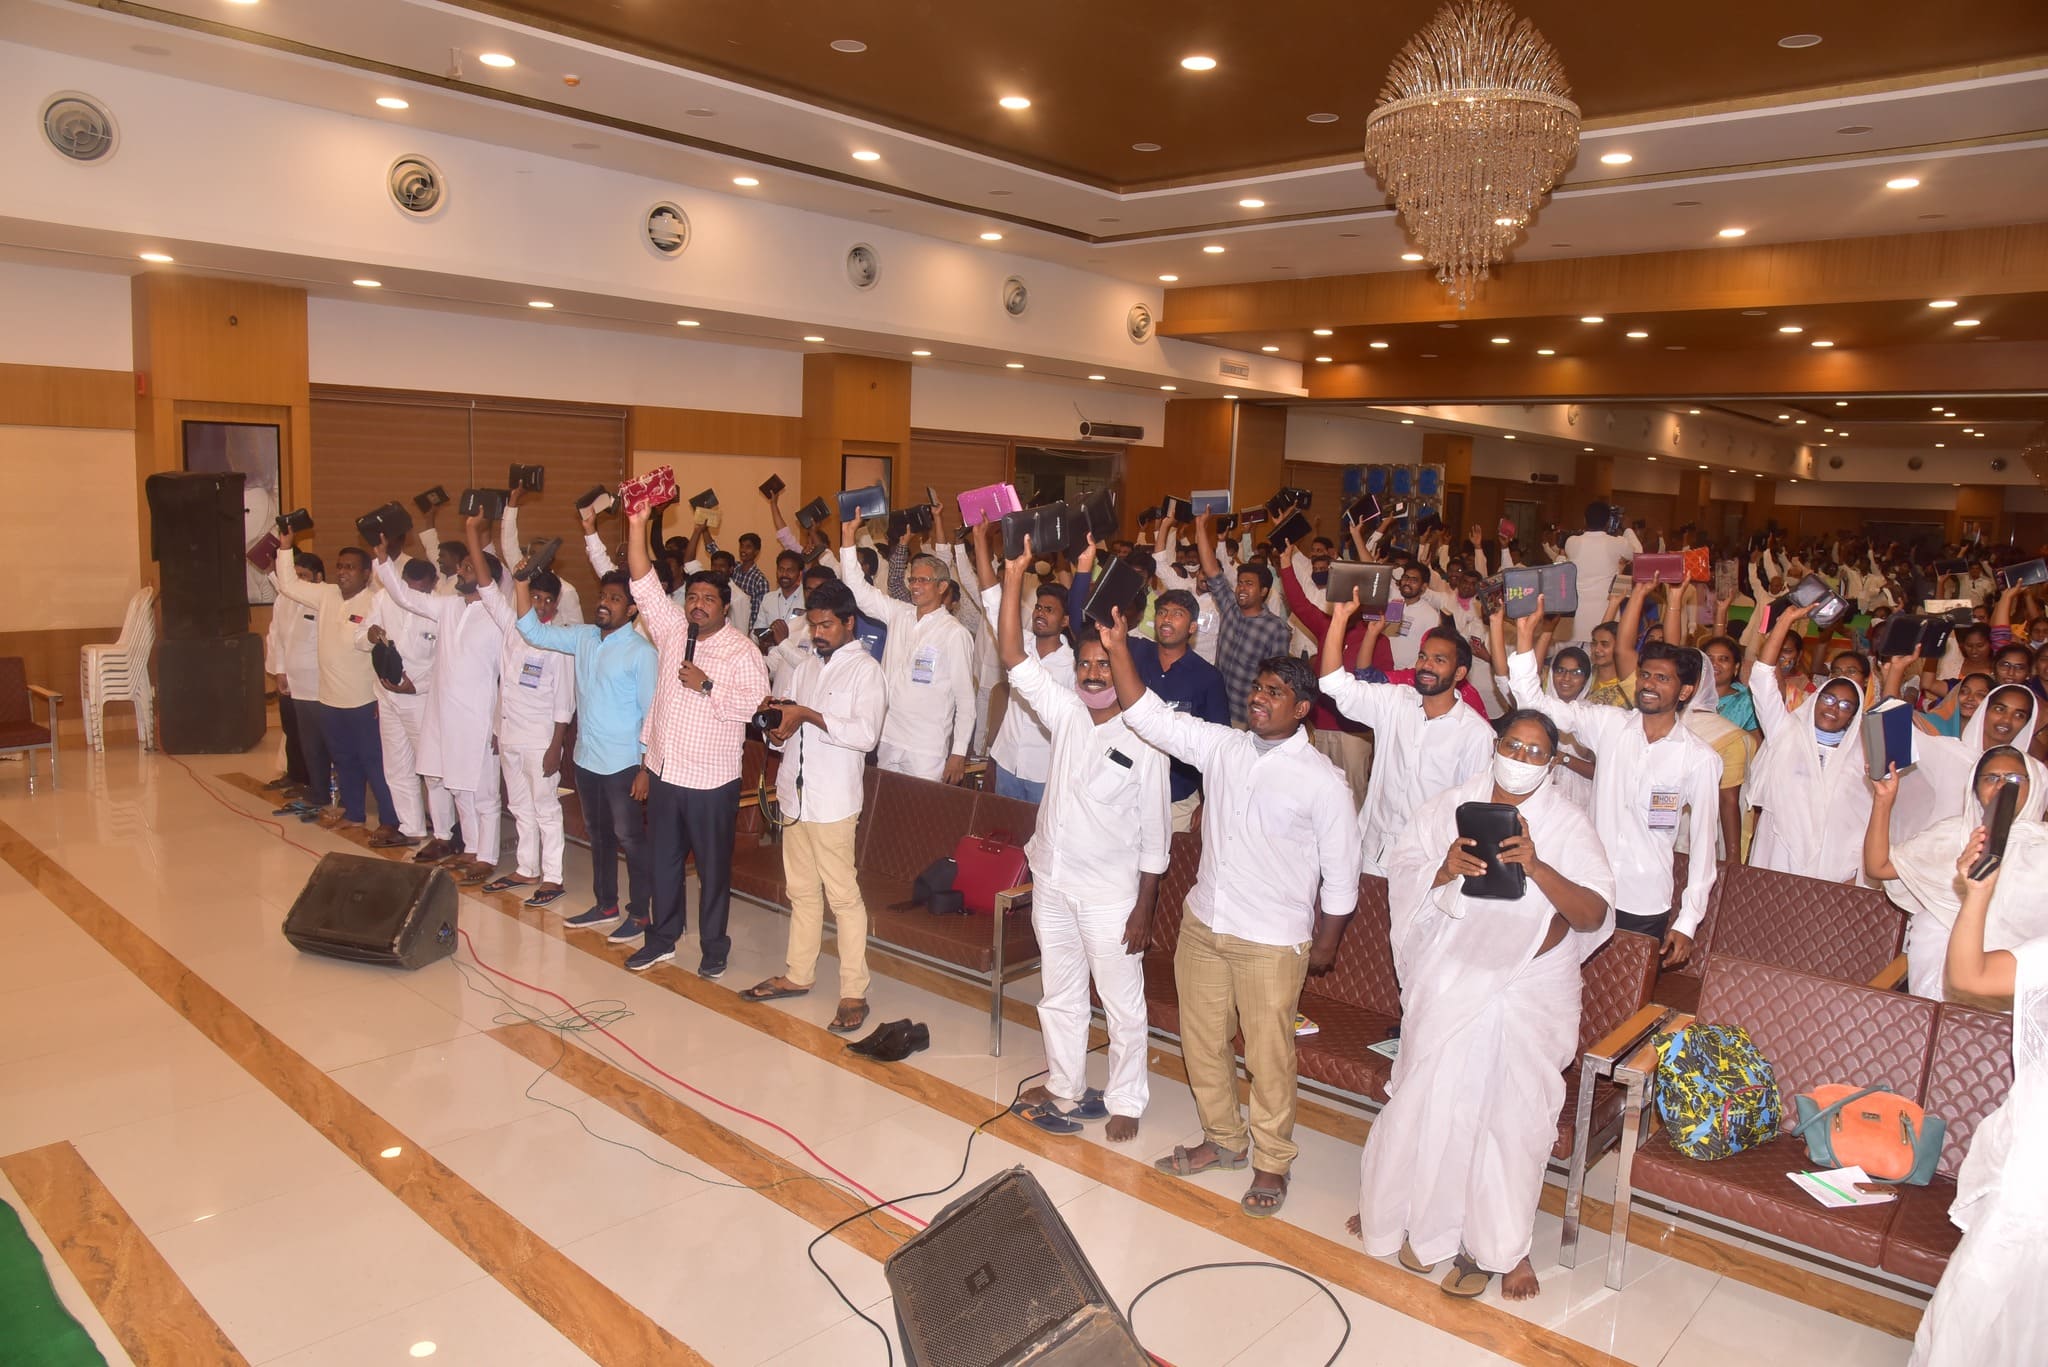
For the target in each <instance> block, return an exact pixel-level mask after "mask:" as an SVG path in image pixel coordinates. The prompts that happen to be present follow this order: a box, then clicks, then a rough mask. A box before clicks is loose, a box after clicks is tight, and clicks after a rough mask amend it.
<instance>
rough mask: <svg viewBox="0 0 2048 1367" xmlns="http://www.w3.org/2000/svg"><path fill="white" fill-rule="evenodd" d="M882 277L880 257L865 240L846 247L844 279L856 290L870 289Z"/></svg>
mask: <svg viewBox="0 0 2048 1367" xmlns="http://www.w3.org/2000/svg"><path fill="white" fill-rule="evenodd" d="M881 278H882V258H881V255H880V253H878V252H876V250H875V249H874V248H873V247H870V246H869V245H868V244H867V243H865V242H856V243H854V244H853V245H852V246H851V247H848V248H847V249H846V281H847V283H848V284H850V285H852V286H853V287H854V288H855V289H857V290H871V289H873V288H874V287H875V282H876V281H877V280H880V279H881Z"/></svg>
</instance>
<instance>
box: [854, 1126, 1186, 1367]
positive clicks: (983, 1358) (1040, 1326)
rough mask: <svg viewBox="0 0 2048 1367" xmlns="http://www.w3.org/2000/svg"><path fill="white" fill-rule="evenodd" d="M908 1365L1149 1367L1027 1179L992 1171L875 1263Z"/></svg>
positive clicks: (1019, 1171)
mask: <svg viewBox="0 0 2048 1367" xmlns="http://www.w3.org/2000/svg"><path fill="white" fill-rule="evenodd" d="M882 1273H883V1275H884V1276H885V1277H886V1278H888V1282H889V1290H890V1292H891V1294H893V1295H894V1296H895V1298H896V1324H897V1327H898V1329H899V1330H900V1331H901V1334H902V1338H903V1355H904V1361H905V1363H906V1364H908V1367H1024V1364H1030V1367H1151V1363H1152V1359H1151V1358H1150V1357H1149V1356H1148V1355H1147V1354H1146V1352H1145V1350H1144V1349H1142V1348H1140V1347H1139V1346H1138V1340H1137V1337H1136V1336H1135V1335H1133V1334H1132V1333H1131V1326H1130V1323H1129V1322H1128V1321H1127V1320H1125V1319H1124V1317H1123V1314H1122V1313H1121V1312H1120V1311H1119V1310H1118V1309H1117V1308H1116V1302H1115V1301H1113V1300H1111V1299H1110V1298H1109V1292H1107V1291H1106V1290H1104V1289H1103V1286H1102V1281H1101V1279H1100V1278H1098V1277H1097V1276H1096V1275H1095V1269H1094V1268H1092V1267H1090V1266H1089V1265H1088V1260H1087V1259H1086V1258H1085V1257H1083V1256H1082V1255H1081V1248H1080V1245H1078V1244H1076V1243H1075V1242H1074V1236H1073V1234H1072V1233H1070V1232H1069V1231H1068V1229H1067V1226H1066V1223H1065V1222H1064V1221H1063V1220H1061V1219H1060V1215H1059V1211H1058V1210H1056V1209H1054V1207H1053V1204H1052V1201H1051V1200H1050V1199H1049V1198H1047V1196H1046V1194H1045V1189H1044V1188H1043V1187H1041V1186H1039V1185H1038V1179H1037V1178H1035V1177H1033V1176H1032V1175H1031V1174H1030V1173H1029V1172H1027V1171H1025V1170H1024V1169H1023V1168H1021V1167H1017V1168H1012V1169H1010V1170H1009V1171H1008V1172H1004V1173H998V1174H997V1175H996V1176H994V1177H991V1178H990V1179H989V1180H988V1181H986V1182H984V1183H982V1184H981V1185H980V1186H978V1187H976V1188H975V1189H974V1190H973V1191H970V1192H968V1193H967V1194H966V1195H965V1196H963V1197H961V1198H960V1199H959V1200H957V1201H955V1202H953V1203H952V1204H951V1205H949V1206H947V1207H946V1208H945V1209H944V1210H942V1211H940V1212H939V1215H938V1218H937V1219H935V1220H933V1221H932V1222H931V1224H929V1225H928V1226H926V1227H925V1228H924V1229H923V1230H922V1231H920V1232H919V1233H918V1234H917V1235H916V1236H915V1237H913V1238H912V1239H911V1240H910V1242H908V1243H906V1244H904V1245H903V1246H902V1247H901V1248H899V1249H897V1250H896V1251H895V1252H894V1253H892V1254H890V1255H889V1260H888V1262H886V1263H885V1264H883V1268H882Z"/></svg>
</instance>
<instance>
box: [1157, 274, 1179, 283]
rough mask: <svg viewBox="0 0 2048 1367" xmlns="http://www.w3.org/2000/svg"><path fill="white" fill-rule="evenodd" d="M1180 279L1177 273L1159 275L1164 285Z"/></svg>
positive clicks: (1160, 281)
mask: <svg viewBox="0 0 2048 1367" xmlns="http://www.w3.org/2000/svg"><path fill="white" fill-rule="evenodd" d="M1178 279H1180V277H1179V276H1177V275H1162V276H1160V277H1159V283H1161V284H1162V285H1171V284H1172V283H1173V282H1174V281H1176V280H1178Z"/></svg>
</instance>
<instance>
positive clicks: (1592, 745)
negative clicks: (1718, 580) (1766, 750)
mask: <svg viewBox="0 0 2048 1367" xmlns="http://www.w3.org/2000/svg"><path fill="white" fill-rule="evenodd" d="M1580 601H1582V602H1583V601H1584V600H1583V599H1581V600H1580ZM1542 615H1543V598H1542V595H1540V594H1539V595H1537V599H1536V611H1535V612H1534V613H1531V614H1530V615H1529V616H1527V617H1524V618H1522V619H1521V620H1520V621H1518V622H1516V623H1515V653H1514V654H1513V655H1510V656H1509V657H1508V687H1509V689H1510V690H1511V691H1512V692H1513V693H1514V695H1515V705H1516V706H1518V707H1526V708H1531V709H1533V710H1535V711H1538V712H1541V713H1543V715H1545V716H1547V717H1549V718H1550V719H1551V720H1552V721H1554V722H1556V723H1557V725H1558V726H1559V728H1561V729H1562V730H1566V731H1570V732H1571V733H1573V734H1574V735H1576V736H1577V737H1578V738H1579V740H1580V741H1581V742H1582V743H1583V744H1585V745H1586V746H1587V747H1588V748H1589V749H1591V750H1592V751H1593V753H1594V754H1596V755H1598V756H1599V757H1600V762H1599V764H1598V765H1596V766H1595V767H1594V770H1593V810H1592V816H1593V825H1594V827H1595V829H1597V830H1598V831H1599V832H1600V838H1601V840H1602V841H1603V842H1605V844H1606V846H1607V854H1608V859H1609V862H1610V863H1611V864H1612V866H1613V869H1614V883H1615V894H1614V907H1615V912H1614V923H1615V925H1616V926H1617V927H1618V928H1620V929H1622V930H1634V931H1640V932H1641V933H1643V934H1645V935H1651V936H1655V937H1656V938H1658V939H1659V940H1661V941H1662V942H1663V962H1664V964H1665V966H1666V967H1671V968H1675V967H1677V966H1678V965H1679V964H1682V963H1684V962H1685V961H1686V960H1687V959H1689V958H1691V957H1692V941H1693V936H1694V934H1696V933H1697V932H1698V930H1699V925H1700V921H1701V919H1702V918H1704V917H1705V916H1706V914H1707V899H1708V897H1709V896H1710V895H1711V894H1712V893H1713V890H1714V875H1715V873H1716V871H1717V866H1716V864H1715V862H1714V860H1713V859H1712V858H1711V857H1709V856H1708V855H1707V854H1705V853H1695V854H1694V856H1693V857H1692V858H1691V859H1689V860H1687V861H1686V881H1685V886H1684V887H1683V888H1682V889H1676V891H1677V893H1678V895H1677V897H1676V899H1674V898H1673V895H1672V894H1673V892H1674V883H1675V879H1674V877H1673V869H1672V862H1673V860H1674V858H1675V856H1676V852H1677V841H1678V826H1679V822H1680V821H1682V820H1686V817H1685V812H1686V810H1687V809H1688V808H1690V809H1691V812H1692V815H1691V818H1690V825H1689V826H1688V827H1687V845H1688V848H1690V849H1692V850H1694V851H1696V852H1704V851H1711V850H1714V849H1716V848H1718V846H1717V845H1716V844H1715V842H1716V841H1717V840H1719V839H1720V833H1721V804H1720V788H1721V757H1720V756H1719V755H1717V754H1715V753H1714V749H1713V747H1712V746H1710V745H1708V744H1707V743H1706V742H1705V741H1703V740H1701V739H1700V738H1699V737H1698V736H1696V735H1694V734H1693V733H1692V731H1691V730H1689V729H1688V728H1687V727H1686V726H1685V725H1684V723H1683V722H1682V721H1681V717H1682V716H1683V714H1684V711H1685V707H1686V704H1687V703H1688V702H1690V701H1691V700H1692V695H1693V692H1694V690H1695V689H1697V688H1698V687H1699V682H1700V668H1701V662H1702V659H1703V657H1702V656H1701V655H1700V653H1699V652H1698V651H1697V650H1692V649H1688V648H1681V647H1678V646H1670V645H1663V644H1661V643H1652V644H1650V645H1647V646H1644V647H1643V649H1642V652H1641V654H1640V655H1639V656H1638V663H1637V668H1636V705H1635V707H1634V708H1633V709H1624V708H1619V707H1605V706H1602V705H1601V704H1599V703H1589V702H1564V701H1562V700H1561V699H1559V698H1556V697H1554V696H1552V695H1551V694H1549V693H1546V692H1544V690H1543V685H1542V683H1541V681H1540V680H1538V678H1537V677H1536V657H1535V656H1534V655H1533V654H1532V653H1530V647H1531V646H1533V645H1534V644H1535V641H1536V629H1537V626H1538V624H1539V622H1540V620H1541V618H1542ZM1674 900H1675V903H1676V906H1677V908H1678V910H1677V914H1676V915H1673V914H1672V910H1671V908H1672V906H1673V904H1674Z"/></svg>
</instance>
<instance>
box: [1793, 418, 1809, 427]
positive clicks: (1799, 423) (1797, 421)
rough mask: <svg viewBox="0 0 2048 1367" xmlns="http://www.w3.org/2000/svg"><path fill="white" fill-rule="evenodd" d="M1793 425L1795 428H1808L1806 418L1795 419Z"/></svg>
mask: <svg viewBox="0 0 2048 1367" xmlns="http://www.w3.org/2000/svg"><path fill="white" fill-rule="evenodd" d="M1792 425H1793V426H1794V427H1804V426H1806V419H1804V418H1794V419H1792Z"/></svg>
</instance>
